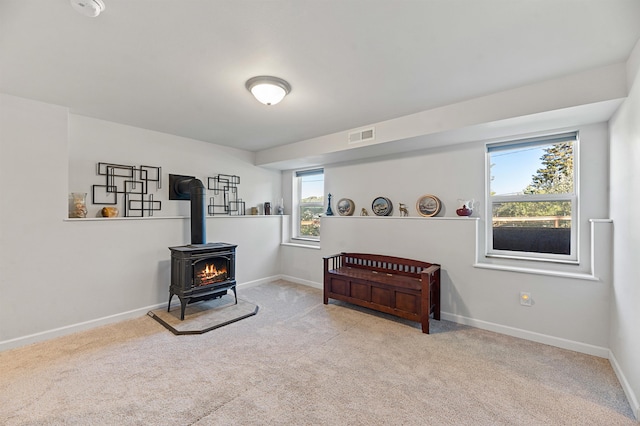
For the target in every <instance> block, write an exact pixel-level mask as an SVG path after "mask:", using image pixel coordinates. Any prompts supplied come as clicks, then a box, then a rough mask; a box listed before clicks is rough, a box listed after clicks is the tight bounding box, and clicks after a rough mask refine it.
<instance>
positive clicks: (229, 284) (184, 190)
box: [167, 175, 238, 320]
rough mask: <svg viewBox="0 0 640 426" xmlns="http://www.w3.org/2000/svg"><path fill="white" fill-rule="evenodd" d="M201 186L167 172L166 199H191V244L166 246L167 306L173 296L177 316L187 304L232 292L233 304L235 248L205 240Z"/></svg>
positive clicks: (182, 317)
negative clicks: (176, 300)
mask: <svg viewBox="0 0 640 426" xmlns="http://www.w3.org/2000/svg"><path fill="white" fill-rule="evenodd" d="M204 198H205V189H204V185H203V184H202V182H201V181H200V180H199V179H196V178H194V177H193V176H182V175H169V199H170V200H190V201H191V244H190V245H186V246H179V247H169V250H171V286H170V287H169V305H168V306H167V312H169V311H170V310H171V299H173V296H174V295H177V296H178V298H179V299H180V319H181V320H184V310H185V309H186V307H187V304H189V303H192V302H198V301H201V300H208V299H213V298H217V297H222V296H224V295H225V294H227V290H231V291H233V295H234V297H235V301H236V304H237V303H238V295H237V293H236V247H238V246H237V245H233V244H227V243H207V242H206V235H207V232H206V222H205V213H204V205H205V203H204Z"/></svg>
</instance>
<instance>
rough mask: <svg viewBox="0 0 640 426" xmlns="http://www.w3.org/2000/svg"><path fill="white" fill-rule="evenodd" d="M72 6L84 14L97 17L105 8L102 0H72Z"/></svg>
mask: <svg viewBox="0 0 640 426" xmlns="http://www.w3.org/2000/svg"><path fill="white" fill-rule="evenodd" d="M69 2H70V3H71V6H72V7H73V8H74V9H75V10H76V11H77V12H78V13H81V14H83V15H84V16H88V17H90V18H95V17H96V16H98V15H100V13H101V12H102V11H103V10H104V3H103V2H102V0H70V1H69Z"/></svg>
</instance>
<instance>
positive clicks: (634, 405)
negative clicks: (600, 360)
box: [609, 350, 640, 422]
mask: <svg viewBox="0 0 640 426" xmlns="http://www.w3.org/2000/svg"><path fill="white" fill-rule="evenodd" d="M609 362H610V363H611V368H613V371H614V373H616V377H617V378H618V381H619V382H620V385H621V386H622V390H623V391H624V394H625V395H626V397H627V401H629V405H630V406H631V410H632V411H633V415H634V416H635V417H636V420H638V422H640V403H639V402H638V397H637V396H636V394H635V393H634V392H633V389H632V388H631V385H630V384H629V381H628V380H627V378H626V377H625V375H624V373H623V372H622V369H621V368H620V364H618V360H617V359H616V357H615V356H614V355H613V352H611V350H609Z"/></svg>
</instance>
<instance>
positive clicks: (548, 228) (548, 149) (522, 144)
mask: <svg viewBox="0 0 640 426" xmlns="http://www.w3.org/2000/svg"><path fill="white" fill-rule="evenodd" d="M577 151H578V135H577V133H575V132H573V133H565V134H560V135H552V136H547V137H542V138H535V139H526V140H518V141H510V142H504V143H497V144H488V145H487V204H486V205H487V217H488V218H490V220H487V256H490V257H493V256H495V257H514V258H525V259H532V260H545V261H558V262H568V263H576V262H577V260H578V247H577V235H578V196H577V194H578V191H577V188H578V181H577V176H578V174H577V171H576V165H577V164H578V162H577Z"/></svg>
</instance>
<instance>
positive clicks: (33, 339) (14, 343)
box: [0, 302, 167, 352]
mask: <svg viewBox="0 0 640 426" xmlns="http://www.w3.org/2000/svg"><path fill="white" fill-rule="evenodd" d="M164 306H167V303H166V302H164V303H158V304H157V305H151V306H146V307H144V308H138V309H133V310H131V311H127V312H121V313H119V314H114V315H109V316H106V317H102V318H96V319H93V320H89V321H85V322H80V323H77V324H71V325H67V326H64V327H58V328H54V329H52V330H46V331H42V332H40V333H34V334H29V335H27V336H21V337H16V338H15V339H9V340H3V341H1V342H0V352H2V351H5V350H8V349H14V348H19V347H21V346H26V345H30V344H32V343H38V342H43V341H45V340H50V339H53V338H56V337H62V336H66V335H68V334H72V333H77V332H78V331H84V330H89V329H92V328H96V327H100V326H102V325H107V324H113V323H115V322H120V321H124V320H127V319H131V318H138V317H141V316H143V315H146V314H147V312H149V311H153V310H154V309H158V308H160V307H164Z"/></svg>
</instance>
